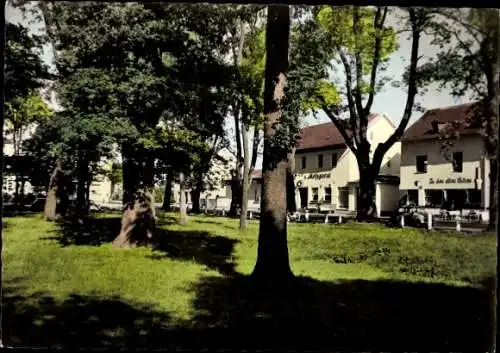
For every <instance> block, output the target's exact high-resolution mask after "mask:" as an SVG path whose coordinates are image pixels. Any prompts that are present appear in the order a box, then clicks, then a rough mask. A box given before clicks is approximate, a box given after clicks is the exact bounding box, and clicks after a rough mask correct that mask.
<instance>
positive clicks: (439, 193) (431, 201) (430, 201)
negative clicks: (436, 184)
mask: <svg viewBox="0 0 500 353" xmlns="http://www.w3.org/2000/svg"><path fill="white" fill-rule="evenodd" d="M443 202H444V195H443V190H425V205H426V206H430V207H441V206H442V205H443Z"/></svg>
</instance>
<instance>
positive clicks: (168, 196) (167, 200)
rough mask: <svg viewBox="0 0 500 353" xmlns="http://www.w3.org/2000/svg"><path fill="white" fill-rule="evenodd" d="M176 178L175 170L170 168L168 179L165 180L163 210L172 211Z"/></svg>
mask: <svg viewBox="0 0 500 353" xmlns="http://www.w3.org/2000/svg"><path fill="white" fill-rule="evenodd" d="M173 179H174V171H173V170H169V171H168V172H167V180H166V182H165V194H164V196H163V205H162V207H161V208H162V210H164V211H170V210H171V206H170V204H171V202H172V182H173Z"/></svg>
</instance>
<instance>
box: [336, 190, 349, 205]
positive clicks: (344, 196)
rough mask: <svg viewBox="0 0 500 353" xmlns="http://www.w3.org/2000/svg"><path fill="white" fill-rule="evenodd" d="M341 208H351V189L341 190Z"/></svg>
mask: <svg viewBox="0 0 500 353" xmlns="http://www.w3.org/2000/svg"><path fill="white" fill-rule="evenodd" d="M338 190H339V208H348V207H349V188H339V189H338Z"/></svg>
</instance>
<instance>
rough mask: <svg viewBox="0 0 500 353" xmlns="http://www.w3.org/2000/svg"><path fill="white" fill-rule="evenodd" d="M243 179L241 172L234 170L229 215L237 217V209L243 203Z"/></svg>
mask: <svg viewBox="0 0 500 353" xmlns="http://www.w3.org/2000/svg"><path fill="white" fill-rule="evenodd" d="M242 183H243V181H242V179H241V175H240V173H238V172H237V171H235V172H234V175H233V178H232V181H231V205H230V206H229V212H228V216H229V217H236V215H237V210H238V208H240V205H241V202H242V201H241V195H242V191H241V190H242V188H243V185H242Z"/></svg>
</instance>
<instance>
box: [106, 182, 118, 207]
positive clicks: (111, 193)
mask: <svg viewBox="0 0 500 353" xmlns="http://www.w3.org/2000/svg"><path fill="white" fill-rule="evenodd" d="M115 187H116V185H115V183H114V182H111V185H110V188H109V199H108V202H111V201H113V195H114V193H115Z"/></svg>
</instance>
